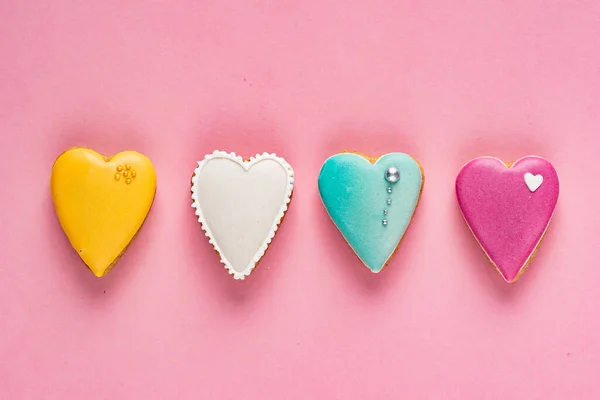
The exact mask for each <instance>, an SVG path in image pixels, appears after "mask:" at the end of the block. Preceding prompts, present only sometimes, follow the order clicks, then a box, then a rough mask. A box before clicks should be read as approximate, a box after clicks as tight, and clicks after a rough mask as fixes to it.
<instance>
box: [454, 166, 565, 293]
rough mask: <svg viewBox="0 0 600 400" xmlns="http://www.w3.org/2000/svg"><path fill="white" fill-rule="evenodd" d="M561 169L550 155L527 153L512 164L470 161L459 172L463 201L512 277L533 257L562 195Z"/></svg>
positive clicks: (484, 243) (487, 248)
mask: <svg viewBox="0 0 600 400" xmlns="http://www.w3.org/2000/svg"><path fill="white" fill-rule="evenodd" d="M558 192H559V184H558V175H557V174H556V170H555V169H554V167H553V166H552V164H550V162H549V161H548V160H545V159H543V158H541V157H536V156H527V157H523V158H521V159H519V160H518V161H516V162H514V163H512V164H510V163H509V164H505V163H503V162H502V161H501V160H499V159H497V158H493V157H481V158H476V159H474V160H471V161H469V162H468V163H467V164H466V165H465V166H464V167H463V168H462V170H461V171H460V172H459V174H458V177H457V178H456V195H457V198H458V205H459V206H460V210H461V212H462V214H463V216H464V218H465V221H466V222H467V225H468V226H469V228H470V229H471V231H472V232H473V235H474V236H475V238H476V239H477V241H478V242H479V244H480V245H481V247H482V248H483V251H484V252H485V254H486V255H487V257H488V258H489V260H490V261H491V262H492V264H493V265H494V266H495V267H496V269H497V270H498V272H499V273H500V275H502V277H503V278H504V280H505V281H506V282H514V281H516V280H517V279H518V278H519V276H520V275H521V274H522V273H523V272H524V271H525V268H526V267H527V265H528V264H529V263H530V262H531V260H532V258H533V256H534V254H535V252H536V250H537V248H538V246H539V245H540V244H541V241H542V239H543V237H544V233H545V232H546V229H547V228H548V224H549V223H550V219H551V218H552V215H553V214H554V208H555V207H556V202H557V201H558Z"/></svg>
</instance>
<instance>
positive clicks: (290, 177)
mask: <svg viewBox="0 0 600 400" xmlns="http://www.w3.org/2000/svg"><path fill="white" fill-rule="evenodd" d="M216 158H224V159H227V160H231V161H234V162H236V163H238V164H239V165H240V166H241V167H242V168H243V169H244V171H249V170H250V168H252V166H253V165H254V164H256V163H257V162H259V161H262V160H273V161H276V162H277V163H279V164H280V165H281V166H282V167H283V168H284V169H285V171H286V172H287V188H286V194H285V199H284V202H283V204H282V205H281V208H280V209H279V212H278V214H277V217H276V218H275V221H274V222H273V225H272V226H271V229H270V230H269V233H268V235H267V238H266V239H265V241H264V242H263V243H262V244H261V245H260V247H259V249H258V251H257V252H256V253H255V254H254V257H253V258H252V260H251V261H250V263H249V264H248V265H247V266H246V268H245V269H244V270H243V271H241V272H240V271H236V270H235V269H233V267H232V266H231V264H230V263H229V261H227V258H226V257H225V255H224V254H223V253H222V252H221V249H220V248H219V245H218V244H217V242H216V240H215V239H214V237H213V235H212V232H211V231H210V228H209V227H208V224H207V222H206V220H205V219H204V215H203V214H202V209H201V207H200V204H199V203H198V194H197V188H196V185H197V181H198V178H197V176H198V174H199V173H200V171H201V170H202V168H203V167H204V165H205V164H206V163H207V162H208V161H210V160H212V159H216ZM293 190H294V170H293V169H292V167H291V165H290V164H288V163H287V162H286V161H285V160H284V159H283V158H281V157H277V156H276V155H275V154H274V153H273V154H268V153H263V154H257V155H256V156H254V157H250V160H249V161H245V160H244V159H243V158H242V157H240V156H238V155H236V154H235V153H233V152H231V153H227V152H224V151H219V150H215V151H214V152H213V153H212V154H207V155H205V156H204V159H203V160H202V161H198V167H196V169H194V175H193V176H192V207H193V208H195V209H196V215H197V216H198V222H200V225H201V226H202V230H203V231H204V234H205V236H206V237H208V241H209V243H210V244H212V246H213V248H214V249H215V250H216V251H217V253H219V257H220V258H221V263H223V265H224V266H225V269H226V270H227V272H229V274H230V275H233V277H234V278H235V279H242V280H243V279H244V278H246V277H247V276H248V275H250V273H251V272H252V270H253V269H254V268H255V267H256V264H257V263H258V262H259V261H260V259H261V258H262V257H263V256H264V254H265V252H266V251H267V248H268V247H269V244H270V243H271V240H273V237H274V236H275V233H276V232H277V229H278V228H279V224H280V223H281V220H282V219H283V216H284V215H285V212H286V211H287V209H288V204H289V203H290V201H291V199H292V192H293Z"/></svg>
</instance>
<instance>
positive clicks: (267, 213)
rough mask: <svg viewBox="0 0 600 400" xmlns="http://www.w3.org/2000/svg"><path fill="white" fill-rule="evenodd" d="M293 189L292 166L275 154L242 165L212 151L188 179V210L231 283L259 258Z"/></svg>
mask: <svg viewBox="0 0 600 400" xmlns="http://www.w3.org/2000/svg"><path fill="white" fill-rule="evenodd" d="M293 188H294V171H293V170H292V167H291V166H290V165H289V164H288V163H287V162H286V161H285V160H284V159H283V158H280V157H277V156H275V154H267V153H264V154H257V155H256V156H255V157H253V158H251V159H250V160H249V161H244V160H243V159H242V158H241V157H239V156H237V155H235V153H225V152H222V151H215V152H214V153H212V154H209V155H206V156H205V157H204V160H202V161H200V162H198V167H197V168H196V169H195V170H194V175H193V176H192V200H193V203H192V207H194V208H195V209H196V215H197V216H198V221H199V222H200V223H201V224H202V229H203V230H204V231H205V233H206V236H207V237H208V238H209V242H210V243H211V244H212V245H213V247H214V248H215V250H216V251H217V252H218V253H219V256H220V257H221V262H222V263H223V264H224V265H225V268H226V269H227V271H228V272H229V273H230V274H231V275H233V277H234V278H235V279H244V278H245V277H246V276H248V275H249V274H250V273H251V272H252V270H253V269H254V267H255V266H256V264H257V263H258V262H259V261H260V259H261V258H262V257H263V255H264V254H265V252H266V251H267V248H268V247H269V244H270V243H271V240H272V239H273V237H274V236H275V232H277V229H278V227H279V224H280V222H281V220H282V219H283V216H284V215H285V213H286V211H287V209H288V204H289V203H290V201H291V197H292V191H293Z"/></svg>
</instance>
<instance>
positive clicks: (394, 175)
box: [385, 167, 400, 183]
mask: <svg viewBox="0 0 600 400" xmlns="http://www.w3.org/2000/svg"><path fill="white" fill-rule="evenodd" d="M385 180H386V181H388V182H389V183H396V182H398V181H399V180H400V171H398V168H396V167H389V168H388V169H386V170H385Z"/></svg>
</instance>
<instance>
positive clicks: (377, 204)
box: [319, 153, 423, 272]
mask: <svg viewBox="0 0 600 400" xmlns="http://www.w3.org/2000/svg"><path fill="white" fill-rule="evenodd" d="M393 168H396V169H397V170H398V172H399V180H398V181H397V182H393V183H392V182H390V181H388V180H386V171H389V170H390V169H393ZM422 185H423V175H422V172H421V168H420V166H419V164H418V163H417V162H416V161H415V160H414V159H413V158H412V157H410V156H409V155H407V154H404V153H389V154H386V155H384V156H381V157H379V158H378V159H377V161H375V163H374V164H372V163H371V162H370V161H369V160H367V159H366V158H365V157H363V156H361V155H358V154H355V153H341V154H336V155H333V156H331V157H329V158H328V159H327V160H326V161H325V163H324V164H323V167H322V168H321V172H320V174H319V193H320V195H321V199H322V201H323V205H324V206H325V209H326V210H327V213H328V214H329V216H330V217H331V219H332V221H333V222H334V224H335V225H336V226H337V228H338V229H339V231H340V232H341V234H342V235H343V237H344V238H345V239H346V241H347V242H348V244H349V245H350V247H352V249H353V250H354V252H355V253H356V255H357V256H358V257H359V258H360V259H361V261H362V262H363V263H364V264H365V265H366V266H367V267H368V268H369V269H370V270H371V271H372V272H379V271H381V270H382V269H383V267H384V266H385V265H386V264H387V262H388V261H389V259H390V258H391V256H392V255H393V254H394V252H395V250H396V248H397V246H398V244H399V243H400V240H401V239H402V237H403V236H404V233H405V232H406V229H407V228H408V226H409V223H410V221H411V219H412V216H413V214H414V212H415V209H416V207H417V203H418V201H419V197H420V195H421V188H422Z"/></svg>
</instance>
